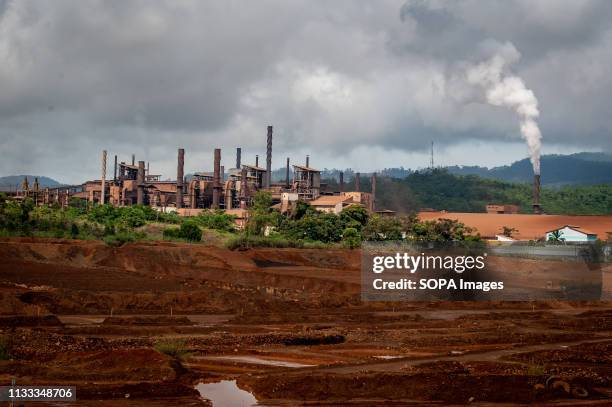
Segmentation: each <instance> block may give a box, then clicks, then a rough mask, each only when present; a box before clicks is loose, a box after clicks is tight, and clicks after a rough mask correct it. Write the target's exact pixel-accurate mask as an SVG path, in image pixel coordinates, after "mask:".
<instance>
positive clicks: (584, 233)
mask: <svg viewBox="0 0 612 407" xmlns="http://www.w3.org/2000/svg"><path fill="white" fill-rule="evenodd" d="M556 233H558V238H559V240H561V241H564V242H593V241H595V240H597V234H596V233H593V232H590V231H588V230H585V229H582V228H581V227H579V226H571V225H565V226H562V227H560V228H557V229H553V230H549V231H548V232H546V241H549V240H555V239H556V238H555V234H556Z"/></svg>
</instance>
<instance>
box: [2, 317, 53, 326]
mask: <svg viewBox="0 0 612 407" xmlns="http://www.w3.org/2000/svg"><path fill="white" fill-rule="evenodd" d="M19 326H22V327H23V326H30V327H36V326H39V327H41V326H63V324H62V322H61V321H60V320H59V319H58V318H57V317H56V316H55V315H45V316H41V317H37V316H29V315H15V316H0V327H2V328H14V327H19Z"/></svg>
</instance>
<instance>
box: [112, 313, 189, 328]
mask: <svg viewBox="0 0 612 407" xmlns="http://www.w3.org/2000/svg"><path fill="white" fill-rule="evenodd" d="M193 324H194V323H193V321H191V320H190V319H189V318H187V317H169V316H166V315H156V316H134V317H107V318H105V319H104V321H103V322H102V325H145V326H163V325H166V326H175V325H193Z"/></svg>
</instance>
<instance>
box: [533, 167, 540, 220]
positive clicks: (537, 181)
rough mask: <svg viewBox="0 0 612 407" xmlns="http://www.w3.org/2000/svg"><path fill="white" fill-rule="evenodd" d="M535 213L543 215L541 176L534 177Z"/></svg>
mask: <svg viewBox="0 0 612 407" xmlns="http://www.w3.org/2000/svg"><path fill="white" fill-rule="evenodd" d="M533 213H535V214H536V215H541V214H542V206H541V205H540V174H536V175H534V176H533Z"/></svg>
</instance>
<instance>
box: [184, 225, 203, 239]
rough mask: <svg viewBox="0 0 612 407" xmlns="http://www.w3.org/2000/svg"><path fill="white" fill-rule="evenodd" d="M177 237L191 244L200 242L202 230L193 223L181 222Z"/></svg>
mask: <svg viewBox="0 0 612 407" xmlns="http://www.w3.org/2000/svg"><path fill="white" fill-rule="evenodd" d="M179 237H181V238H183V239H187V240H189V241H191V242H199V241H201V240H202V230H201V229H200V227H199V226H198V225H197V224H196V223H194V222H190V221H188V222H183V224H182V225H181V227H180V229H179Z"/></svg>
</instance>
